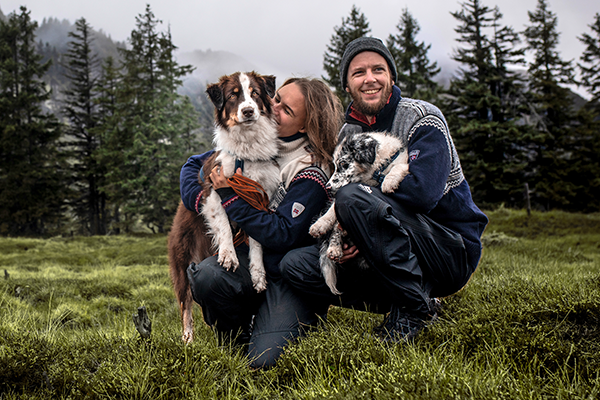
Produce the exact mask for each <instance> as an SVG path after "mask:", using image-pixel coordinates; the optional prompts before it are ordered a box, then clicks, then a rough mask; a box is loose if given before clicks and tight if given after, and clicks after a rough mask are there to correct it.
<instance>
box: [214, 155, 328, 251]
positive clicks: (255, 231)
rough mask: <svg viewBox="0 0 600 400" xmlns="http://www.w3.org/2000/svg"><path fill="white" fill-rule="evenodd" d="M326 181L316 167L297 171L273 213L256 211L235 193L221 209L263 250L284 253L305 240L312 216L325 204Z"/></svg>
mask: <svg viewBox="0 0 600 400" xmlns="http://www.w3.org/2000/svg"><path fill="white" fill-rule="evenodd" d="M326 179H327V178H326V175H325V174H324V173H323V172H322V171H320V170H319V169H318V168H314V167H311V168H307V169H304V170H302V171H300V172H299V173H298V174H296V176H295V177H294V179H292V182H291V183H290V186H289V188H288V191H287V193H286V195H285V197H284V198H283V200H282V201H281V203H280V204H279V206H278V207H277V210H276V211H275V212H274V213H271V212H267V211H262V210H257V209H255V208H254V207H252V206H251V205H249V204H248V203H247V202H246V201H244V200H243V199H241V198H239V197H238V196H236V195H235V194H234V195H233V196H227V195H226V196H223V197H222V198H223V206H224V207H225V210H226V211H227V215H228V216H229V218H230V219H231V220H233V221H235V222H236V223H237V224H238V225H239V226H240V227H241V228H242V229H243V230H244V231H245V232H246V233H247V234H248V235H250V236H251V237H252V238H254V239H255V240H257V241H258V242H259V243H260V244H262V245H263V247H265V248H268V249H272V250H275V251H277V252H285V251H287V250H291V249H293V248H295V247H297V246H298V245H300V244H302V242H303V241H305V240H306V238H307V236H308V228H309V227H310V225H311V223H312V222H313V220H314V217H315V216H316V215H317V214H318V213H319V212H320V211H321V210H322V209H323V208H324V207H325V205H326V204H327V201H328V200H329V197H328V194H327V191H326V190H325V184H326V182H327V181H326ZM220 190H222V189H220ZM226 193H229V194H231V192H227V191H226Z"/></svg>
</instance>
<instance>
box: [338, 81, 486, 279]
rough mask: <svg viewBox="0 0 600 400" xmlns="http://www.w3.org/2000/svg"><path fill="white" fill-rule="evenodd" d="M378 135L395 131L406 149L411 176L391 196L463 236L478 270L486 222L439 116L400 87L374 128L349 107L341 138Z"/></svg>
mask: <svg viewBox="0 0 600 400" xmlns="http://www.w3.org/2000/svg"><path fill="white" fill-rule="evenodd" d="M375 131H387V132H391V133H392V134H394V135H396V136H398V137H399V138H400V139H402V140H403V141H404V143H405V144H406V145H407V148H408V158H409V172H410V173H409V174H408V175H407V176H406V178H404V180H403V181H402V182H401V183H400V186H399V187H398V189H396V192H395V193H394V194H392V196H396V197H397V198H398V199H399V200H400V201H401V202H402V203H403V204H405V205H407V206H408V207H411V208H412V209H413V210H415V212H417V213H421V214H426V215H428V216H429V217H430V218H431V219H433V220H434V221H435V222H437V223H439V224H440V225H442V226H444V227H446V228H449V229H451V230H453V231H455V232H457V233H459V234H460V235H461V236H462V238H463V241H464V243H465V248H466V250H467V254H468V258H469V264H470V265H471V267H472V268H473V269H475V268H476V267H477V264H478V263H479V259H480V257H481V235H482V233H483V230H484V229H485V227H486V225H487V223H488V218H487V217H486V216H485V214H483V213H482V212H481V210H480V209H479V208H478V207H477V206H476V205H475V203H474V202H473V199H472V196H471V191H470V189H469V185H468V184H467V181H466V180H465V177H464V175H463V172H462V168H461V166H460V160H459V158H458V154H457V152H456V149H455V147H454V143H453V142H452V137H451V136H450V131H449V130H448V125H447V123H446V120H445V118H444V116H443V115H442V113H441V111H440V110H439V109H438V108H437V107H435V106H434V105H432V104H429V103H427V102H425V101H420V100H414V99H407V98H402V97H401V96H400V88H398V87H397V86H394V87H393V91H392V95H391V96H390V99H389V100H388V103H387V104H386V105H385V106H384V108H383V109H382V110H381V111H380V113H379V114H378V115H376V116H375V118H374V120H373V121H372V122H371V123H370V124H369V123H368V121H367V120H366V118H365V117H364V116H363V115H361V114H360V113H358V112H357V111H356V110H355V109H354V108H353V107H352V104H350V107H348V110H347V112H346V124H345V125H344V126H343V127H342V130H341V132H340V138H339V139H340V140H342V139H343V138H344V137H346V135H351V134H353V133H356V132H375Z"/></svg>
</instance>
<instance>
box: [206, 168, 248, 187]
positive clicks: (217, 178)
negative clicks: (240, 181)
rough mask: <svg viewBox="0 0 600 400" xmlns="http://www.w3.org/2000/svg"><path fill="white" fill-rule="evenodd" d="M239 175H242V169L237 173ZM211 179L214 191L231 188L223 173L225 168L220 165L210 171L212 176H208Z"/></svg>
mask: <svg viewBox="0 0 600 400" xmlns="http://www.w3.org/2000/svg"><path fill="white" fill-rule="evenodd" d="M236 173H237V174H240V175H241V174H242V169H241V168H238V169H237V171H236ZM208 179H210V183H211V184H212V187H213V189H221V188H224V187H230V186H229V183H228V182H227V178H226V177H225V173H224V172H223V168H221V166H220V165H216V166H215V167H214V168H213V169H212V171H210V175H209V176H208Z"/></svg>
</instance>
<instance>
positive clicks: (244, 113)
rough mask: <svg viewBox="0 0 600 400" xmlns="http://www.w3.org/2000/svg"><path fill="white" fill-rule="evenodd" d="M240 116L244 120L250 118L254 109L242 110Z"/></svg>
mask: <svg viewBox="0 0 600 400" xmlns="http://www.w3.org/2000/svg"><path fill="white" fill-rule="evenodd" d="M242 115H243V116H244V118H250V117H252V116H253V115H254V109H253V108H252V107H246V108H244V109H242Z"/></svg>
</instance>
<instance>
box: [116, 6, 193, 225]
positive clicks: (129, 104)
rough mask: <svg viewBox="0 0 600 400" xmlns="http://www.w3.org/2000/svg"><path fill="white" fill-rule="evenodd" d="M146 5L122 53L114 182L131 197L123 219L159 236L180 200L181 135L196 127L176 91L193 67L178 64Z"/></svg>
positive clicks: (190, 110) (188, 106) (166, 35)
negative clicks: (120, 153) (119, 161)
mask: <svg viewBox="0 0 600 400" xmlns="http://www.w3.org/2000/svg"><path fill="white" fill-rule="evenodd" d="M158 24H160V21H159V20H158V19H156V17H155V16H154V13H153V12H152V10H151V9H150V6H147V7H146V11H145V13H144V14H140V15H139V16H138V17H137V18H136V29H135V30H133V31H132V32H131V37H130V39H129V43H130V48H129V49H122V55H123V67H124V71H123V81H122V85H121V88H120V91H121V93H122V98H121V101H122V102H123V103H122V104H124V107H122V111H123V113H124V117H125V119H124V121H123V122H124V123H123V126H122V128H121V129H119V134H120V135H121V137H122V138H123V139H124V143H126V146H127V147H126V148H125V151H124V157H125V166H124V167H123V168H122V170H121V176H120V177H118V179H119V182H118V183H116V184H118V185H120V186H121V188H122V189H125V190H126V191H127V192H128V193H129V194H130V201H129V202H128V203H127V204H126V207H125V209H124V211H125V214H126V215H130V216H132V215H137V216H139V217H140V218H141V220H142V221H143V222H144V223H145V224H146V226H148V227H149V228H150V229H152V230H156V231H158V232H164V231H165V229H166V227H167V226H168V225H169V224H170V220H171V218H172V217H173V215H174V214H175V210H176V208H177V204H178V202H179V169H180V167H181V165H182V164H183V162H184V161H185V154H184V148H185V143H184V141H183V140H182V136H186V137H189V136H190V131H192V130H194V129H195V128H197V127H198V125H199V124H198V116H197V115H196V113H195V110H194V109H193V107H192V106H191V103H190V102H189V100H186V99H185V98H183V97H182V96H180V95H178V94H177V92H176V90H177V87H179V86H180V85H181V79H182V77H183V76H185V75H186V74H188V73H190V72H191V70H192V67H191V66H189V65H184V66H180V65H178V64H177V62H176V61H175V59H174V56H173V51H174V50H175V49H176V47H175V45H174V44H173V42H172V39H171V35H170V33H169V32H167V33H164V32H163V33H160V32H158V31H157V26H158Z"/></svg>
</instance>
